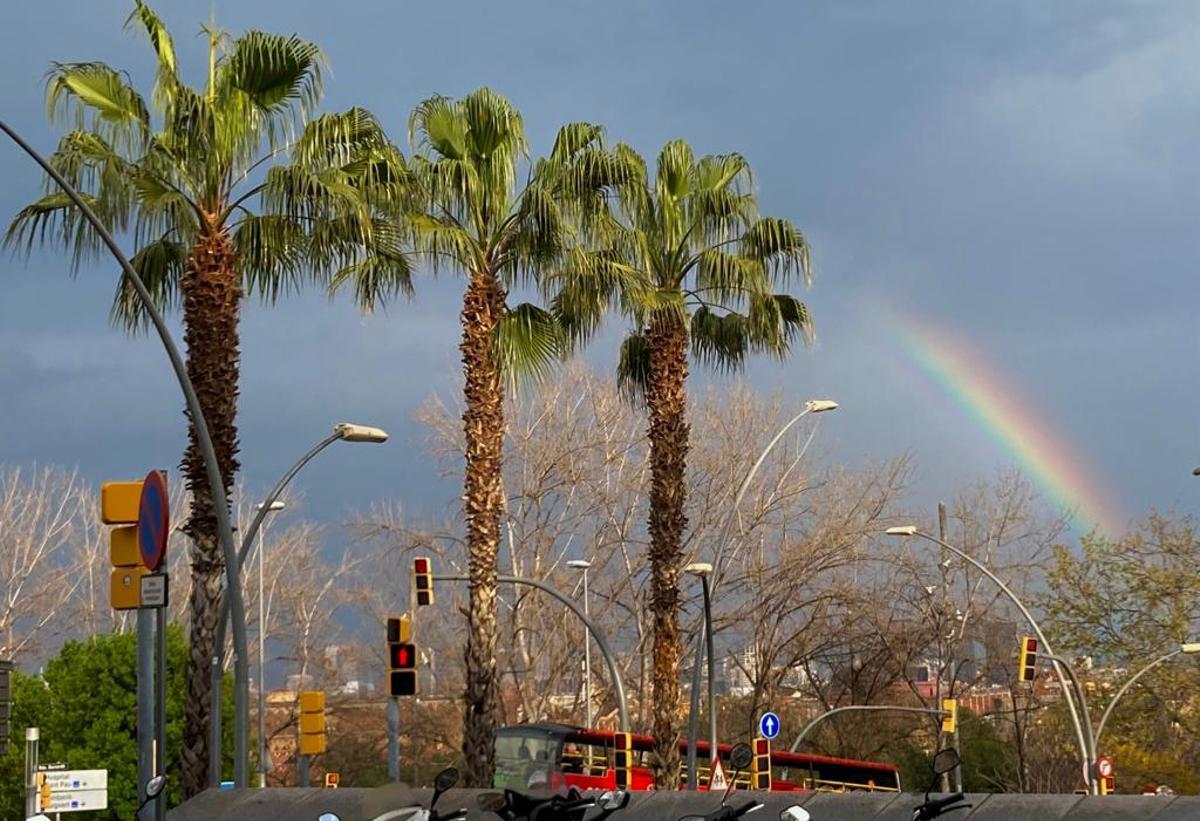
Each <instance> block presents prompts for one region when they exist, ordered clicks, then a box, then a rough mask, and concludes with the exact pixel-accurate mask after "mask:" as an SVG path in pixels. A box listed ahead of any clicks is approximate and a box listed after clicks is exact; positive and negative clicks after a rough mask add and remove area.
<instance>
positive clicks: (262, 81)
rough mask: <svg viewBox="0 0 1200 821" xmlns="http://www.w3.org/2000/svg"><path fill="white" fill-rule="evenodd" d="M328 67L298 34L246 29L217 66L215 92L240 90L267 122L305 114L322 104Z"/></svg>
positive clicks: (314, 47) (315, 48) (311, 44)
mask: <svg viewBox="0 0 1200 821" xmlns="http://www.w3.org/2000/svg"><path fill="white" fill-rule="evenodd" d="M325 65H326V61H325V56H324V55H323V54H322V53H321V49H320V48H319V47H318V46H317V45H316V44H314V43H310V42H307V41H305V40H301V39H300V38H299V37H297V36H296V35H291V36H284V35H279V34H269V33H267V32H263V31H248V32H246V33H245V34H243V35H241V36H240V37H238V38H237V39H236V40H234V42H233V49H232V51H231V52H230V53H229V54H228V55H227V56H226V57H224V58H222V60H221V61H220V63H219V65H218V76H217V96H218V97H221V96H223V95H224V96H229V92H230V91H238V92H241V94H243V95H245V97H246V99H247V100H248V101H249V102H250V103H251V104H252V105H253V106H254V107H255V108H256V109H258V110H259V111H260V112H261V113H262V114H263V115H264V116H266V117H267V118H268V119H267V121H268V122H269V123H274V122H275V118H276V117H277V116H278V115H281V114H289V115H291V116H293V117H295V118H305V117H307V115H308V114H309V113H310V112H311V111H312V110H313V109H314V108H316V106H317V103H318V102H320V99H321V89H322V83H323V77H322V71H323V69H324V67H325Z"/></svg>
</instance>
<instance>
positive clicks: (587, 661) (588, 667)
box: [567, 559, 592, 730]
mask: <svg viewBox="0 0 1200 821" xmlns="http://www.w3.org/2000/svg"><path fill="white" fill-rule="evenodd" d="M567 567H569V568H571V569H572V570H581V571H583V615H585V616H587V617H588V618H589V619H590V618H591V617H592V613H591V610H590V607H589V604H588V571H589V570H591V569H592V563H591V562H589V561H588V560H587V559H572V560H571V561H569V562H567ZM583 702H584V708H583V715H584V719H583V720H584V724H585V726H587V728H588V729H589V730H590V729H592V637H591V636H590V635H588V633H587V632H586V631H585V632H584V634H583Z"/></svg>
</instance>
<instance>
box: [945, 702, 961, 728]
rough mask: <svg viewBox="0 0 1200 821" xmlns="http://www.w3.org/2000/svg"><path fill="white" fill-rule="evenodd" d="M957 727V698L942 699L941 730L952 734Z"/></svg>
mask: <svg viewBox="0 0 1200 821" xmlns="http://www.w3.org/2000/svg"><path fill="white" fill-rule="evenodd" d="M957 728H958V699H956V698H944V699H942V732H943V733H946V734H947V735H954V731H955V730H956V729H957Z"/></svg>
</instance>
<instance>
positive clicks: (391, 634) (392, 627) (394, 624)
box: [387, 616, 412, 644]
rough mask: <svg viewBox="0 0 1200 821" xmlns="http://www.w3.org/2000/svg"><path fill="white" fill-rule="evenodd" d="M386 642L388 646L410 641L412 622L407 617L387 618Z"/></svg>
mask: <svg viewBox="0 0 1200 821" xmlns="http://www.w3.org/2000/svg"><path fill="white" fill-rule="evenodd" d="M387 640H388V644H396V643H398V642H402V641H412V622H411V621H409V618H408V616H388V620H387Z"/></svg>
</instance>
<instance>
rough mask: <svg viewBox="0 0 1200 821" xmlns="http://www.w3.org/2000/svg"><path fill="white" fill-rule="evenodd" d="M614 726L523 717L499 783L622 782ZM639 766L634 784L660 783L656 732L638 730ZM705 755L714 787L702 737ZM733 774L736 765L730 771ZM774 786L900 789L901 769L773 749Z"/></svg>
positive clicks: (500, 766) (724, 749)
mask: <svg viewBox="0 0 1200 821" xmlns="http://www.w3.org/2000/svg"><path fill="white" fill-rule="evenodd" d="M613 735H614V733H613V731H612V730H596V729H585V728H581V727H571V726H568V725H566V724H550V723H541V724H518V725H515V726H512V727H504V728H502V729H501V730H499V731H498V732H497V733H496V776H495V780H494V782H493V786H495V787H497V788H499V789H504V788H505V787H508V788H511V789H514V790H521V791H524V790H530V789H548V790H555V791H557V790H562V789H566V788H567V787H577V788H578V789H581V790H612V789H616V785H617V782H616V775H615V773H614V772H613ZM632 740H633V766H632V767H631V768H630V772H629V782H630V783H629V787H630V789H633V790H652V789H654V777H653V772H652V771H651V769H650V766H649V756H650V752H651V750H653V748H654V738H653V737H652V736H648V735H639V734H636V733H635V734H634V735H633V739H632ZM718 749H719V751H720V754H721V758H722V760H723V761H724V760H728V756H729V751H730V749H731V748H730V745H728V744H721V745H719V746H718ZM679 754H680V756H681V758H682V759H683V763H682V764H681V765H680V780H681V782H682V783H684V784H686V783H687V740H686V739H682V740H680V742H679ZM696 756H697V759H698V761H703V762H704V764H703V765H700V764H699V763H698V766H697V767H696V780H697V784H698V786H699V787H700V788H701V789H707V788H708V763H707V762H708V759H709V753H708V742H707V741H699V742H697V744H696ZM726 775H727V776H729V777H732V775H733V773H732V772H728V771H727V772H726ZM736 786H737V789H742V790H748V789H750V773H748V772H743V773H741V774H739V776H738V778H737V782H736ZM771 790H772V791H778V792H793V791H798V790H812V791H818V792H852V791H857V790H866V791H871V792H900V772H899V771H898V770H897V769H896V768H895V767H893V766H892V765H890V764H879V763H876V762H873V761H854V760H851V759H845V758H829V757H827V756H821V755H810V754H808V753H789V752H786V751H783V750H774V749H773V750H771Z"/></svg>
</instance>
